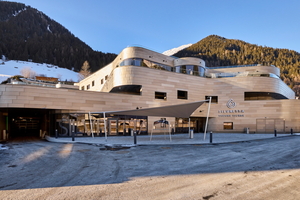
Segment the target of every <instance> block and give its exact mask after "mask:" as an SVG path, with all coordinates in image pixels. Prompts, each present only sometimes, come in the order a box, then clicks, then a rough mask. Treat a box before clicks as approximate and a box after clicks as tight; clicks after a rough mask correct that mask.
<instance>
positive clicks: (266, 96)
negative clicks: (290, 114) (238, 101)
mask: <svg viewBox="0 0 300 200" xmlns="http://www.w3.org/2000/svg"><path fill="white" fill-rule="evenodd" d="M244 94H245V98H244V99H245V101H252V100H276V99H287V97H285V96H283V95H282V94H278V93H275V92H245V93H244Z"/></svg>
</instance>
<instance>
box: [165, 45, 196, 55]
mask: <svg viewBox="0 0 300 200" xmlns="http://www.w3.org/2000/svg"><path fill="white" fill-rule="evenodd" d="M191 45H192V44H185V45H181V46H180V47H177V48H173V49H170V50H167V51H164V52H163V53H162V54H164V55H166V56H172V55H174V54H175V53H177V52H179V51H181V50H183V49H186V48H188V47H190V46H191Z"/></svg>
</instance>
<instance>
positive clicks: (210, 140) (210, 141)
mask: <svg viewBox="0 0 300 200" xmlns="http://www.w3.org/2000/svg"><path fill="white" fill-rule="evenodd" d="M212 141H213V134H212V131H211V132H210V133H209V143H212Z"/></svg>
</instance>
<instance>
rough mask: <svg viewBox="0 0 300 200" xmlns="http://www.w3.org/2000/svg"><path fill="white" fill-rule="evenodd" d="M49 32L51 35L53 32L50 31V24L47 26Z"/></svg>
mask: <svg viewBox="0 0 300 200" xmlns="http://www.w3.org/2000/svg"><path fill="white" fill-rule="evenodd" d="M47 30H48V31H49V32H50V33H52V31H51V30H50V25H49V24H48V26H47Z"/></svg>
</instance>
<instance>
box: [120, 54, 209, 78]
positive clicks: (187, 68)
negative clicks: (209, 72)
mask: <svg viewBox="0 0 300 200" xmlns="http://www.w3.org/2000/svg"><path fill="white" fill-rule="evenodd" d="M127 65H133V66H140V67H148V68H152V69H159V70H166V71H169V72H176V73H182V74H189V75H194V76H202V77H204V74H205V68H204V67H201V66H197V65H182V66H176V67H171V66H168V65H165V64H161V63H157V62H152V61H149V60H146V59H142V58H129V59H126V60H123V61H122V62H121V63H120V66H127Z"/></svg>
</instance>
